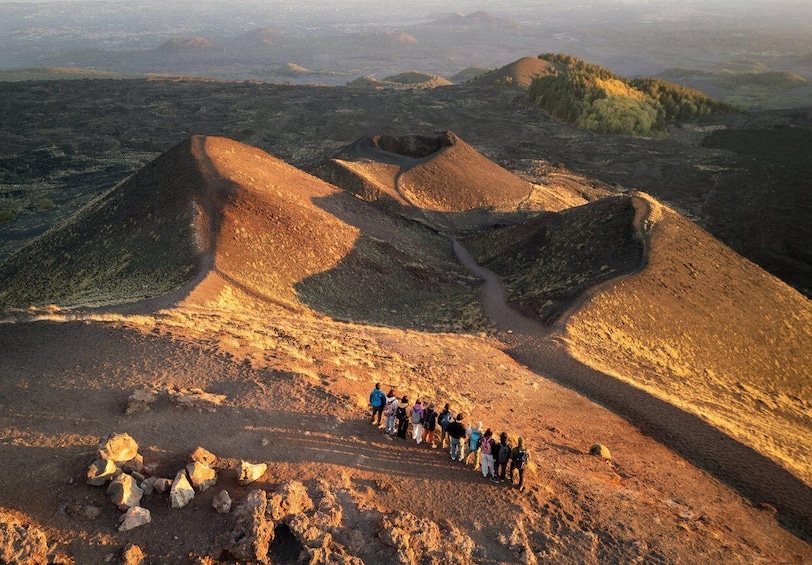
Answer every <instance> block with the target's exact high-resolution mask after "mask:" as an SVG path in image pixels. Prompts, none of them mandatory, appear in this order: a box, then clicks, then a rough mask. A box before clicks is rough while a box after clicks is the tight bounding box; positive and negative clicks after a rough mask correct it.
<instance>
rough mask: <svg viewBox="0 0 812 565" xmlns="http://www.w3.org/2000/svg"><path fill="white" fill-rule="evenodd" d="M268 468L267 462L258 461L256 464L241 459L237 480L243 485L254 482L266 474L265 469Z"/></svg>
mask: <svg viewBox="0 0 812 565" xmlns="http://www.w3.org/2000/svg"><path fill="white" fill-rule="evenodd" d="M267 470H268V466H267V465H266V464H265V463H258V464H256V465H255V464H253V463H249V462H248V461H240V464H239V466H238V467H237V481H238V482H239V483H240V484H241V485H243V486H244V485H247V484H249V483H253V482H254V481H256V480H257V479H258V478H260V477H261V476H262V475H263V474H265V471H267Z"/></svg>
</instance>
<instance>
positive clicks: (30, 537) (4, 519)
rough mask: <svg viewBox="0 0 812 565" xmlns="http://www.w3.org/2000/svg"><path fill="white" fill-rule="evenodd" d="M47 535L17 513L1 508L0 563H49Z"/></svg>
mask: <svg viewBox="0 0 812 565" xmlns="http://www.w3.org/2000/svg"><path fill="white" fill-rule="evenodd" d="M47 554H48V541H47V539H46V538H45V533H44V532H43V531H42V530H40V529H39V528H38V527H36V526H34V525H33V524H31V523H29V522H28V520H26V519H24V518H23V517H22V516H21V515H18V514H17V513H12V512H10V511H8V510H5V509H3V508H0V563H8V564H9V565H44V564H45V563H47V562H48V557H47Z"/></svg>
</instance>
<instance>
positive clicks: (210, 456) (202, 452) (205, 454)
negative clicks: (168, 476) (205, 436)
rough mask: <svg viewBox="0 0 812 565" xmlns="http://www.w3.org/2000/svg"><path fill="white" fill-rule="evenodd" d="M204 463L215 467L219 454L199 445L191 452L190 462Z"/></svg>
mask: <svg viewBox="0 0 812 565" xmlns="http://www.w3.org/2000/svg"><path fill="white" fill-rule="evenodd" d="M194 462H198V463H203V464H204V465H207V466H209V467H214V464H215V463H217V456H216V455H215V454H214V453H212V452H211V451H209V450H207V449H204V448H202V447H200V446H198V447H197V448H196V449H195V450H194V451H193V452H192V453H190V454H189V463H194Z"/></svg>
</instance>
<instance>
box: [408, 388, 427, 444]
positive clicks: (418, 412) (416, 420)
mask: <svg viewBox="0 0 812 565" xmlns="http://www.w3.org/2000/svg"><path fill="white" fill-rule="evenodd" d="M424 413H425V410H424V409H423V404H421V402H420V399H419V398H418V399H417V400H416V401H415V403H414V406H412V410H411V413H410V418H411V420H412V439H413V440H414V441H415V442H416V443H417V445H420V442H421V441H423V414H424Z"/></svg>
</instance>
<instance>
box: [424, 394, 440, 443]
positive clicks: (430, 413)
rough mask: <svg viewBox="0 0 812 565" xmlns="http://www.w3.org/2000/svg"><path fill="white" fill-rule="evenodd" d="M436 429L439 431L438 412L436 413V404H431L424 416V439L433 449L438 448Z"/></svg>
mask: <svg viewBox="0 0 812 565" xmlns="http://www.w3.org/2000/svg"><path fill="white" fill-rule="evenodd" d="M435 429H437V412H435V411H434V402H429V405H428V407H427V408H426V412H425V413H424V414H423V433H424V435H423V439H424V440H425V441H426V442H428V444H429V445H430V446H431V447H432V449H434V448H436V447H437V445H436V444H435V443H434V430H435Z"/></svg>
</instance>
